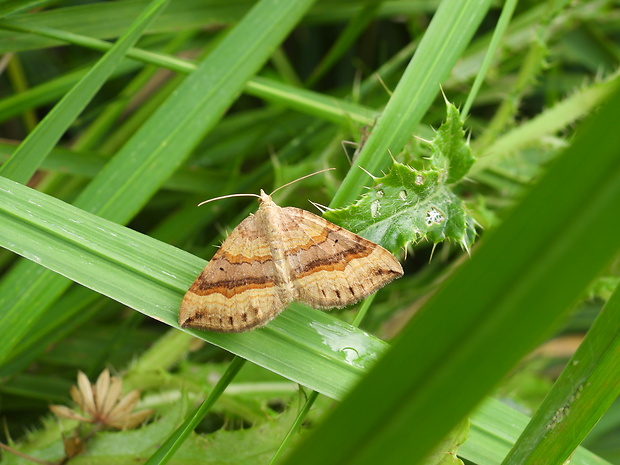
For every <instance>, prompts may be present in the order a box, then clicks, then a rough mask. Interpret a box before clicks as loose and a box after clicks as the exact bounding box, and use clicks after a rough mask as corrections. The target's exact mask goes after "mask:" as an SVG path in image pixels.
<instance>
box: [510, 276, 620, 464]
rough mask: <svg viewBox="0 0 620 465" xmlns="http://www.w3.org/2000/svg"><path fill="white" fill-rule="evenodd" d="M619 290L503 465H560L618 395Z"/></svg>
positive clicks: (619, 362)
mask: <svg viewBox="0 0 620 465" xmlns="http://www.w3.org/2000/svg"><path fill="white" fill-rule="evenodd" d="M619 328H620V287H619V288H616V292H615V293H614V294H613V295H612V297H611V298H610V299H609V301H607V303H606V304H605V307H604V308H603V310H602V311H601V313H600V314H599V316H598V318H597V319H596V321H595V322H594V324H593V325H592V327H591V328H590V330H589V331H588V334H587V335H586V337H585V339H584V340H583V341H582V343H581V344H580V345H579V349H577V352H575V354H574V355H573V356H572V357H571V359H570V360H569V362H568V363H567V364H566V368H565V369H564V371H563V372H562V374H561V376H560V377H559V378H558V380H557V381H556V382H555V384H554V386H553V388H552V389H551V391H550V392H549V393H548V394H547V397H546V398H545V400H544V402H543V403H542V405H541V406H540V407H539V408H538V410H537V411H536V414H535V415H534V417H533V418H532V421H531V422H530V423H529V424H528V426H527V428H526V429H525V431H524V432H523V434H522V435H521V437H520V438H519V440H518V442H517V443H516V444H515V446H514V448H513V449H512V450H511V451H510V453H509V454H508V456H507V457H506V460H504V461H503V462H502V463H503V464H504V465H517V464H519V465H521V464H523V465H527V464H535V463H541V462H543V461H547V462H549V463H564V462H565V460H566V459H567V458H568V457H569V456H570V455H571V454H572V453H573V451H574V450H575V448H576V447H577V446H578V445H579V444H580V443H581V442H582V441H583V439H584V438H585V437H586V435H587V434H588V433H589V432H590V430H591V429H592V428H593V427H594V425H595V424H596V423H597V422H598V421H599V420H600V418H601V416H602V415H603V414H604V413H605V411H606V410H607V409H608V408H609V407H610V406H611V404H612V403H613V402H614V401H615V400H616V399H617V398H618V395H620V337H619V334H618V329H619Z"/></svg>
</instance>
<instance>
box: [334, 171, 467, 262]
mask: <svg viewBox="0 0 620 465" xmlns="http://www.w3.org/2000/svg"><path fill="white" fill-rule="evenodd" d="M324 216H325V218H326V219H328V220H330V221H333V222H334V223H336V224H338V225H340V226H342V227H343V228H346V229H349V230H351V231H354V232H355V233H357V234H359V235H361V236H363V237H365V238H367V239H369V240H371V241H374V242H377V243H379V244H381V245H382V246H383V247H385V248H386V249H388V250H390V251H392V252H396V251H397V250H398V249H400V248H401V247H404V246H405V245H407V244H408V243H410V242H417V241H420V240H421V239H427V240H429V241H431V242H434V243H437V242H441V241H443V240H446V239H449V240H454V241H456V242H459V243H460V244H461V245H462V246H463V247H466V248H468V247H469V246H470V245H471V242H472V239H473V236H474V229H473V221H472V220H471V218H470V217H469V216H468V215H467V214H466V213H465V211H464V210H463V206H462V204H461V200H460V199H459V198H458V197H457V196H456V195H454V194H453V193H452V191H451V190H450V189H449V188H448V187H447V186H446V185H445V184H442V183H441V182H440V181H439V172H438V171H435V170H428V171H418V170H414V169H413V168H410V167H409V166H406V165H403V164H401V163H394V165H393V166H392V169H391V170H390V172H389V173H388V174H387V175H386V176H384V177H382V178H377V179H375V185H374V187H372V188H371V189H370V191H369V192H368V193H367V194H364V195H363V196H362V197H361V198H360V199H359V200H358V201H357V202H356V203H355V204H353V205H350V206H348V207H346V208H343V209H339V210H330V211H328V212H326V213H325V215H324Z"/></svg>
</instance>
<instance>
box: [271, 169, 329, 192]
mask: <svg viewBox="0 0 620 465" xmlns="http://www.w3.org/2000/svg"><path fill="white" fill-rule="evenodd" d="M335 169H336V168H325V169H324V170H321V171H315V172H314V173H310V174H306V175H305V176H302V177H301V178H297V179H294V180H293V181H291V182H287V183H286V184H284V185H283V186H280V187H278V188H277V189H276V190H275V191H273V192H272V193H271V194H269V196H272V195H273V194H275V193H276V192H278V191H279V190H280V189H284V188H285V187H287V186H290V185H291V184H293V183H296V182H297V181H301V180H302V179H306V178H309V177H310V176H314V175H315V174H320V173H324V172H325V171H331V170H335Z"/></svg>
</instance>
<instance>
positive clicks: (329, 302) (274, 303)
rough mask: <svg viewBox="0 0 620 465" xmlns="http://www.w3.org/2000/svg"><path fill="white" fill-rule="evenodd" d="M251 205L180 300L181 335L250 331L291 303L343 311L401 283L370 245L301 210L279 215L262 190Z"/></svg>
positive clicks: (398, 271) (392, 265) (392, 263)
mask: <svg viewBox="0 0 620 465" xmlns="http://www.w3.org/2000/svg"><path fill="white" fill-rule="evenodd" d="M283 187H284V186H283ZM256 197H258V198H259V204H260V206H259V208H258V211H257V212H256V214H254V215H250V216H249V217H247V218H246V219H245V220H243V221H242V222H241V223H240V224H239V225H238V226H237V227H236V228H235V229H234V230H233V231H232V232H231V233H230V235H229V236H228V237H227V238H226V240H225V241H224V242H223V244H222V246H221V247H220V248H219V250H218V251H217V253H216V254H215V255H214V256H213V258H212V259H211V261H210V262H209V263H208V264H207V266H206V267H205V269H204V270H203V271H202V273H200V276H198V278H196V281H194V284H192V286H191V287H190V288H189V290H188V291H187V293H186V294H185V297H183V302H182V303H181V310H180V312H179V324H180V325H181V327H183V328H196V329H205V330H209V331H218V332H224V333H238V332H243V331H248V330H251V329H254V328H258V327H261V326H264V325H266V324H267V323H268V322H269V321H271V320H272V319H273V318H275V317H276V316H277V315H278V314H279V313H280V312H281V311H282V310H284V309H285V308H286V307H287V306H288V304H290V303H291V302H301V303H304V304H306V305H309V306H310V307H313V308H319V309H330V308H335V307H345V306H347V305H350V304H353V303H355V302H357V301H359V300H361V299H363V298H365V297H367V296H368V295H370V294H372V293H373V292H375V291H377V290H378V289H379V288H381V287H383V286H385V285H386V284H387V283H389V282H390V281H392V280H393V279H396V278H399V277H401V276H402V275H403V269H402V267H401V265H400V263H399V262H398V260H396V258H394V256H393V255H392V254H391V253H390V252H388V251H387V250H385V249H384V248H383V247H381V246H379V245H377V244H375V243H374V242H371V241H369V240H367V239H364V238H363V237H360V236H358V235H357V234H354V233H352V232H350V231H347V230H346V229H343V228H341V227H339V226H336V225H335V224H333V223H330V222H329V221H327V220H325V219H323V218H321V217H320V216H317V215H315V214H313V213H310V212H308V211H306V210H302V209H300V208H294V207H285V208H282V207H279V206H278V205H276V204H275V203H274V202H273V200H271V196H269V195H267V194H265V192H264V191H262V190H261V192H260V196H258V195H257V196H256ZM214 200H215V199H214Z"/></svg>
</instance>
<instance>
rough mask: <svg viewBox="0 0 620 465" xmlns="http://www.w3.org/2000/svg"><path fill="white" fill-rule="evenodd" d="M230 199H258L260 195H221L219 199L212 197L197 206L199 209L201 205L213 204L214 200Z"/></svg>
mask: <svg viewBox="0 0 620 465" xmlns="http://www.w3.org/2000/svg"><path fill="white" fill-rule="evenodd" d="M231 197H258V198H259V199H260V195H258V194H229V195H222V196H221V197H214V198H212V199H209V200H205V201H204V202H200V203H199V204H198V206H199V207H200V206H201V205H204V204H205V203H209V202H213V201H215V200H222V199H229V198H231Z"/></svg>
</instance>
